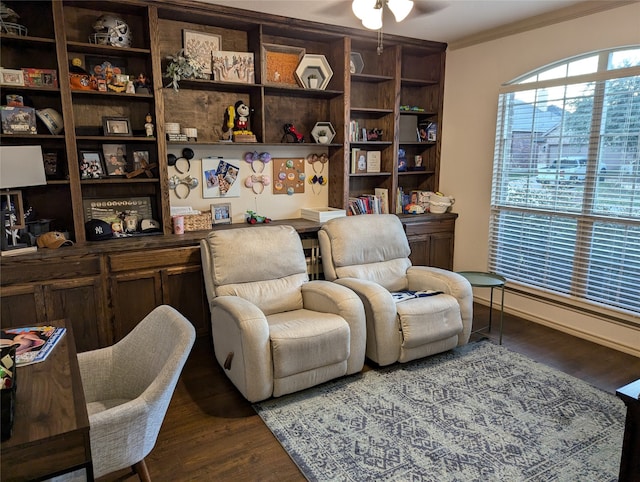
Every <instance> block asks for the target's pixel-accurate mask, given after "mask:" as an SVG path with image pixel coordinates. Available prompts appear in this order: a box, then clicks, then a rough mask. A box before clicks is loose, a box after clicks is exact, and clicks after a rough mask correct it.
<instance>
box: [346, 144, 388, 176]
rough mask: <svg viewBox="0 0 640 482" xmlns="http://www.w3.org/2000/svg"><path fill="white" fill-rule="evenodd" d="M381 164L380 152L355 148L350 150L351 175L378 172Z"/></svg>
mask: <svg viewBox="0 0 640 482" xmlns="http://www.w3.org/2000/svg"><path fill="white" fill-rule="evenodd" d="M381 164H382V152H381V151H368V150H366V149H359V148H357V147H354V148H353V149H351V174H364V173H367V172H380V169H381Z"/></svg>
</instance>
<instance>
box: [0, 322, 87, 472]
mask: <svg viewBox="0 0 640 482" xmlns="http://www.w3.org/2000/svg"><path fill="white" fill-rule="evenodd" d="M51 324H52V325H55V326H64V327H66V328H67V332H66V333H65V335H64V337H63V338H62V339H61V340H60V342H58V344H57V345H56V346H55V348H54V349H53V351H52V352H51V354H50V355H49V357H48V358H47V359H46V360H45V361H43V362H41V363H35V364H33V365H28V366H24V367H18V372H17V393H16V411H15V421H14V424H13V434H12V436H11V438H10V439H8V440H6V441H4V442H2V445H0V450H1V451H2V458H1V469H2V480H3V482H5V481H6V482H9V481H18V480H33V479H40V478H43V477H48V476H52V475H57V474H61V473H65V472H70V471H73V470H77V469H80V468H83V467H84V468H86V470H87V479H88V480H93V465H92V462H91V444H90V440H89V417H88V415H87V406H86V404H85V399H84V391H83V388H82V379H81V378H80V369H79V368H78V358H77V356H76V348H75V342H74V339H73V331H72V330H71V326H70V325H69V326H67V324H66V323H65V321H64V320H57V321H55V322H53V323H51Z"/></svg>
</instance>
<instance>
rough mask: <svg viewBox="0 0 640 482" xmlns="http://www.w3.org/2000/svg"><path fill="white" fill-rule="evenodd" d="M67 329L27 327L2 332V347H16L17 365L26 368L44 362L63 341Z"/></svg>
mask: <svg viewBox="0 0 640 482" xmlns="http://www.w3.org/2000/svg"><path fill="white" fill-rule="evenodd" d="M66 331H67V329H66V328H62V327H56V326H25V327H20V328H6V329H4V330H0V344H1V345H2V346H10V345H14V344H16V345H18V346H17V347H16V365H17V366H25V365H31V364H32V363H39V362H41V361H44V360H45V359H46V358H47V357H48V356H49V354H50V353H51V351H52V350H53V348H54V347H55V346H56V345H57V344H58V342H59V341H60V340H61V339H62V337H63V336H64V334H65V333H66Z"/></svg>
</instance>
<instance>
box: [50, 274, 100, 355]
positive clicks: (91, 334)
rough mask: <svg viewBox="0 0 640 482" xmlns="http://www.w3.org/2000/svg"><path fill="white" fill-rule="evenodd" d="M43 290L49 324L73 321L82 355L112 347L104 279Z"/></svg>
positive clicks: (62, 283)
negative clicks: (107, 323)
mask: <svg viewBox="0 0 640 482" xmlns="http://www.w3.org/2000/svg"><path fill="white" fill-rule="evenodd" d="M42 290H43V295H44V300H45V306H46V313H47V320H50V321H51V320H59V319H61V318H65V319H67V320H68V321H69V323H70V324H71V326H72V328H73V336H74V338H75V340H76V350H77V351H78V352H82V351H88V350H95V349H96V348H100V347H103V346H106V345H109V339H110V334H109V333H107V332H106V323H105V320H104V319H103V318H104V309H103V302H102V300H103V295H102V284H101V281H100V278H98V277H88V278H77V279H70V280H61V281H55V282H52V283H46V284H43V285H42ZM101 330H102V331H101Z"/></svg>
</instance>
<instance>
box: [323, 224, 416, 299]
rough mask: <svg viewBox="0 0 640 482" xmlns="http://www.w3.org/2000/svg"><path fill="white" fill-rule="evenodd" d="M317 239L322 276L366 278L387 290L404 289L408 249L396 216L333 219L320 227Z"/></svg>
mask: <svg viewBox="0 0 640 482" xmlns="http://www.w3.org/2000/svg"><path fill="white" fill-rule="evenodd" d="M318 241H319V242H320V252H321V256H322V267H323V271H324V276H325V278H326V279H328V280H331V281H333V280H335V279H338V278H359V279H366V280H369V281H374V282H376V283H378V284H380V285H382V286H384V287H385V288H387V289H388V290H389V291H400V290H404V289H406V288H407V286H408V283H407V277H406V272H407V269H408V268H409V267H410V266H411V261H410V260H409V254H411V250H410V249H409V242H408V241H407V236H406V234H405V232H404V228H403V227H402V223H401V222H400V220H399V219H398V217H397V216H395V215H393V214H367V215H362V216H346V217H342V218H334V219H331V220H329V221H327V222H326V223H325V224H324V225H323V226H322V228H321V229H320V231H319V232H318Z"/></svg>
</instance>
